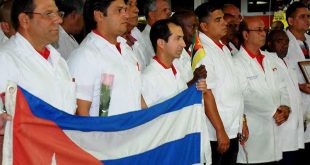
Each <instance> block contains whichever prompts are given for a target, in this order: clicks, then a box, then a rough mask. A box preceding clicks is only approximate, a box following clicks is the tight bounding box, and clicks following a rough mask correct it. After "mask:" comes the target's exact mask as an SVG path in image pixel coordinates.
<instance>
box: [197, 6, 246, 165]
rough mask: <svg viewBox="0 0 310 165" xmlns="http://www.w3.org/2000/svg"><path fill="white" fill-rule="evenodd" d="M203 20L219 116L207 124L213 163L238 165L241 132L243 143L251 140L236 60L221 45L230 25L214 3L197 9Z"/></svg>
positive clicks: (202, 36)
mask: <svg viewBox="0 0 310 165" xmlns="http://www.w3.org/2000/svg"><path fill="white" fill-rule="evenodd" d="M195 13H196V15H197V16H198V18H199V31H200V32H199V37H200V39H201V43H202V45H203V47H204V49H205V52H206V56H205V57H204V58H203V59H202V60H201V64H203V65H205V66H206V69H207V73H208V77H207V84H208V89H211V91H212V93H213V95H214V98H215V101H216V105H217V109H218V114H217V115H214V116H213V118H212V117H211V118H210V116H208V118H209V120H208V122H207V124H208V129H209V134H210V141H211V149H212V164H222V165H232V164H235V163H236V159H237V153H238V147H239V140H238V137H237V135H238V133H239V129H240V128H242V129H243V130H242V137H243V138H242V143H244V142H245V141H246V139H247V138H248V131H247V126H246V121H245V120H244V122H243V121H242V116H243V96H242V90H241V86H240V83H239V81H238V78H237V73H236V70H235V67H234V64H233V60H232V57H231V54H230V51H229V50H228V48H227V47H226V46H225V45H223V44H222V43H221V42H220V39H221V38H222V37H223V36H224V35H225V34H226V32H227V27H226V25H227V24H226V22H225V20H224V19H223V16H224V13H223V11H222V9H221V7H220V6H218V5H217V4H214V3H204V4H201V5H200V6H199V7H198V8H197V9H196V10H195Z"/></svg>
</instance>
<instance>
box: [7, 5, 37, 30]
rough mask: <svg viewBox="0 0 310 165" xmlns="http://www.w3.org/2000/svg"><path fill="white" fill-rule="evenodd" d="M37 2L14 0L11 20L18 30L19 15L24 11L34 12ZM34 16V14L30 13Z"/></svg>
mask: <svg viewBox="0 0 310 165" xmlns="http://www.w3.org/2000/svg"><path fill="white" fill-rule="evenodd" d="M34 9H35V4H34V1H33V0H14V2H13V5H12V11H11V21H12V25H13V27H14V29H16V30H18V28H19V21H18V16H19V14H20V13H23V12H33V10H34ZM29 16H30V17H32V15H29Z"/></svg>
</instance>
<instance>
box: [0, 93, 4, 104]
mask: <svg viewBox="0 0 310 165" xmlns="http://www.w3.org/2000/svg"><path fill="white" fill-rule="evenodd" d="M0 99H1V101H2V103H3V105H4V103H5V92H3V93H0Z"/></svg>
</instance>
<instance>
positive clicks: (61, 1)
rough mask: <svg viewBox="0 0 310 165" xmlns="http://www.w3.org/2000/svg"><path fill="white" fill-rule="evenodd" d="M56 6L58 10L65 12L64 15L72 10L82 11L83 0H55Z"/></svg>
mask: <svg viewBox="0 0 310 165" xmlns="http://www.w3.org/2000/svg"><path fill="white" fill-rule="evenodd" d="M55 2H56V6H57V7H58V10H59V11H63V12H65V15H64V16H65V17H66V16H67V15H69V14H71V13H72V12H74V11H75V12H77V13H80V14H82V13H83V5H84V4H83V1H82V0H56V1H55Z"/></svg>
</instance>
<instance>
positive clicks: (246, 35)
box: [241, 31, 249, 41]
mask: <svg viewBox="0 0 310 165" xmlns="http://www.w3.org/2000/svg"><path fill="white" fill-rule="evenodd" d="M241 34H242V37H243V39H244V41H247V40H248V38H249V33H248V32H247V31H242V33H241Z"/></svg>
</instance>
